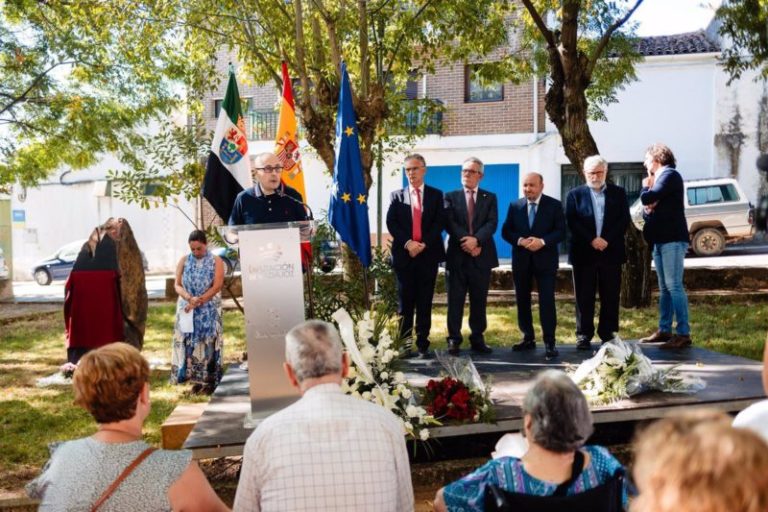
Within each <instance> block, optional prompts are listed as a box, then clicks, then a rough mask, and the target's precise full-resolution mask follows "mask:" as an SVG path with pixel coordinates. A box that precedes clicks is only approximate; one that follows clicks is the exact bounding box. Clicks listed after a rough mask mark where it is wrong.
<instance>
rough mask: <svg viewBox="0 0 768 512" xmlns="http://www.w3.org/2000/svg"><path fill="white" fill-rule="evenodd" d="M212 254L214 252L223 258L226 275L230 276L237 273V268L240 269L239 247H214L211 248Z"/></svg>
mask: <svg viewBox="0 0 768 512" xmlns="http://www.w3.org/2000/svg"><path fill="white" fill-rule="evenodd" d="M211 254H214V255H216V256H218V257H219V258H221V260H222V261H223V262H224V275H225V276H227V277H229V276H231V275H232V274H234V273H235V271H236V270H240V257H239V255H238V254H237V249H234V248H232V247H229V246H226V247H214V248H213V249H211Z"/></svg>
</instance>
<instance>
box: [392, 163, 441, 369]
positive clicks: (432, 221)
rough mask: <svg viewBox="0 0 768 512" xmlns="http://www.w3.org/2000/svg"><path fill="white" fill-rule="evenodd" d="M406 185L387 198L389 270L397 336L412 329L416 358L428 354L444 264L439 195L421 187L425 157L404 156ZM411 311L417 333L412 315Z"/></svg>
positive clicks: (403, 335) (435, 190)
mask: <svg viewBox="0 0 768 512" xmlns="http://www.w3.org/2000/svg"><path fill="white" fill-rule="evenodd" d="M404 165H405V173H406V177H407V178H408V186H407V187H405V188H404V189H401V190H396V191H395V192H393V193H392V195H391V196H390V198H389V201H390V204H389V210H387V229H388V230H389V234H390V235H392V266H393V267H394V269H395V277H396V278H397V292H398V313H399V314H400V317H401V319H400V336H402V337H403V338H411V336H412V334H413V332H412V331H414V330H415V334H416V347H417V348H418V357H420V358H425V357H428V355H429V330H430V328H431V327H432V296H433V295H434V292H435V281H436V279H437V266H438V265H439V264H440V262H441V261H445V248H444V247H443V239H442V236H441V234H442V231H443V226H444V215H443V193H442V192H440V191H439V190H438V189H436V188H433V187H430V186H428V185H425V184H424V175H425V174H426V173H427V165H426V162H425V161H424V157H422V156H421V155H419V154H416V153H414V154H412V155H408V156H407V157H405V164H404ZM414 310H415V311H416V328H415V329H414V328H413V327H414V324H413V314H414Z"/></svg>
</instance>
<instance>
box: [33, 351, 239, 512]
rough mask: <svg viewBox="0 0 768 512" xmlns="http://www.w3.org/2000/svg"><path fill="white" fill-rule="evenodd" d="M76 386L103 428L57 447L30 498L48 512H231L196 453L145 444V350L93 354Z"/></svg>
mask: <svg viewBox="0 0 768 512" xmlns="http://www.w3.org/2000/svg"><path fill="white" fill-rule="evenodd" d="M73 385H74V391H75V403H77V404H78V405H80V406H81V407H83V408H85V409H86V410H88V412H90V413H91V415H92V416H93V417H94V419H95V420H96V422H97V423H98V424H99V428H98V430H97V431H96V433H95V434H94V435H92V436H90V437H86V438H83V439H77V440H74V441H68V442H65V443H62V444H59V445H58V446H56V447H53V446H52V447H51V449H52V456H51V459H50V460H49V461H48V463H47V464H46V466H45V468H44V469H43V472H42V474H41V475H40V476H39V477H38V478H37V479H35V480H34V481H32V482H31V483H30V484H29V485H28V486H27V492H28V493H29V494H30V496H32V497H34V498H39V499H41V501H42V503H41V505H40V510H41V511H59V510H60V511H68V512H73V511H92V510H95V509H96V508H97V507H98V510H100V511H101V512H109V511H114V512H117V511H125V510H131V511H139V512H141V511H147V512H150V511H151V512H154V511H157V510H171V509H172V510H190V511H198V510H199V511H201V512H209V511H219V510H229V509H228V508H227V507H226V506H225V505H224V503H222V501H221V500H220V499H219V497H218V496H217V495H216V493H215V492H214V490H213V489H212V488H211V486H210V484H209V483H208V480H206V478H205V475H204V474H203V472H202V471H201V470H200V467H199V466H198V465H197V462H195V461H193V460H192V452H190V451H188V450H180V451H170V450H154V449H152V448H150V447H149V445H148V444H147V443H145V442H144V441H143V440H142V434H141V430H142V425H143V424H144V420H145V419H146V418H147V416H148V415H149V411H150V401H149V365H148V364H147V361H146V360H145V359H144V358H143V357H142V356H141V354H140V353H139V351H138V350H136V349H135V348H134V347H132V346H130V345H128V344H127V343H122V342H117V343H112V344H109V345H106V346H104V347H101V348H99V349H97V350H94V351H92V352H89V353H88V354H86V355H85V356H83V358H82V359H81V360H80V363H79V366H78V368H77V370H75V374H74V377H73ZM132 466H133V467H132ZM131 469H132V471H131ZM126 473H127V474H126ZM98 504H100V506H99V505H98Z"/></svg>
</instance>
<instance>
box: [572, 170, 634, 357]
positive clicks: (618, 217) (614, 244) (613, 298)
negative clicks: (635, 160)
mask: <svg viewBox="0 0 768 512" xmlns="http://www.w3.org/2000/svg"><path fill="white" fill-rule="evenodd" d="M583 168H584V176H585V177H586V180H587V183H586V185H581V186H580V187H576V188H574V189H573V190H571V191H570V192H569V193H568V197H567V199H566V201H565V219H566V222H567V223H568V228H569V229H570V230H571V245H570V249H569V251H568V262H569V263H570V264H571V265H572V266H573V290H574V293H575V295H576V348H577V349H579V350H592V344H591V341H592V337H593V336H594V335H595V322H594V316H595V291H597V292H598V293H599V294H600V320H599V322H598V324H597V335H598V336H599V337H600V340H601V341H602V342H603V343H605V342H606V341H609V340H611V339H613V335H614V333H616V332H618V331H619V293H620V291H621V265H622V263H624V261H625V260H626V259H627V258H626V253H625V251H624V233H625V232H626V230H627V226H628V225H629V204H628V202H627V194H626V192H625V191H624V189H623V188H621V187H618V186H616V185H613V184H612V183H606V178H607V175H608V162H606V161H605V159H603V157H601V156H599V155H595V156H590V157H589V158H587V159H586V160H584V166H583Z"/></svg>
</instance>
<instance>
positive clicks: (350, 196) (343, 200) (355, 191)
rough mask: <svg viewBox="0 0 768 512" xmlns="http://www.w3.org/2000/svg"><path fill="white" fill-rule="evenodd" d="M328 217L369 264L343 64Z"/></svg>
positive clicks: (357, 147)
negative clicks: (334, 162) (334, 164)
mask: <svg viewBox="0 0 768 512" xmlns="http://www.w3.org/2000/svg"><path fill="white" fill-rule="evenodd" d="M331 190H332V195H331V206H330V208H329V209H328V212H329V213H328V217H329V220H330V222H331V226H333V228H334V229H335V230H336V232H337V233H338V234H339V236H340V237H341V239H342V240H343V241H344V243H345V244H347V245H348V246H349V247H350V248H352V250H353V251H355V254H357V257H358V258H360V262H361V263H362V264H363V266H364V267H368V266H369V265H370V264H371V231H370V228H369V226H368V191H367V190H366V189H365V183H364V181H363V166H362V164H361V163H360V143H359V142H358V140H357V122H356V120H355V111H354V109H353V108H352V91H351V89H350V87H349V75H347V64H346V63H344V62H342V63H341V93H340V95H339V111H338V113H337V114H336V166H335V168H334V170H333V188H332V189H331Z"/></svg>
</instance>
